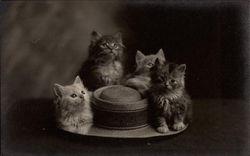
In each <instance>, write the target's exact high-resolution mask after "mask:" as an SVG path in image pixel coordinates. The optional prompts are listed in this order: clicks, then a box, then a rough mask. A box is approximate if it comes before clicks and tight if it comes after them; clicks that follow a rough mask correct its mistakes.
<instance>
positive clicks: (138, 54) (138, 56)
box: [135, 50, 145, 64]
mask: <svg viewBox="0 0 250 156" xmlns="http://www.w3.org/2000/svg"><path fill="white" fill-rule="evenodd" d="M144 58H145V55H144V54H143V53H142V52H141V51H140V50H137V52H136V56H135V61H136V63H137V64H138V63H140V62H141V61H142V60H143V59H144Z"/></svg>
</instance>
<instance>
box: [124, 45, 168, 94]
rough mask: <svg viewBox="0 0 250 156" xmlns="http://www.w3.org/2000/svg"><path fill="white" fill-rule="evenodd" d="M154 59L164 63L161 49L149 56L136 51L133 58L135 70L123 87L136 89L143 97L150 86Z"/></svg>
mask: <svg viewBox="0 0 250 156" xmlns="http://www.w3.org/2000/svg"><path fill="white" fill-rule="evenodd" d="M156 58H158V59H160V60H161V61H162V62H164V61H166V59H165V56H164V52H163V50H162V49H160V50H159V51H158V52H157V54H151V55H144V54H143V53H142V52H141V51H139V50H138V51H137V53H136V57H135V61H136V70H135V72H134V73H133V74H132V75H130V78H129V79H128V80H126V82H125V85H126V86H130V87H132V88H135V89H137V90H138V91H139V92H140V93H141V94H142V95H143V96H145V95H146V93H147V91H148V89H149V88H150V86H151V78H150V73H151V72H150V69H151V68H152V67H154V64H155V60H156Z"/></svg>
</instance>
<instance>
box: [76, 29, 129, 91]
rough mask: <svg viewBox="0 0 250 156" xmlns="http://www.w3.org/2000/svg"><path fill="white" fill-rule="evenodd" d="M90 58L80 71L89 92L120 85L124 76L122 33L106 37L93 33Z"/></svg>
mask: <svg viewBox="0 0 250 156" xmlns="http://www.w3.org/2000/svg"><path fill="white" fill-rule="evenodd" d="M91 37H92V39H91V44H90V46H89V57H88V59H87V61H86V62H85V63H84V64H83V66H82V69H81V70H80V77H81V78H82V79H83V83H84V84H85V85H86V87H87V88H88V89H89V90H95V89H98V88H100V87H103V86H107V85H112V84H119V83H120V79H121V78H122V76H123V72H124V69H123V48H124V45H123V43H122V37H121V33H116V34H115V35H113V36H112V35H104V36H102V35H101V34H99V33H97V32H96V31H93V32H92V36H91Z"/></svg>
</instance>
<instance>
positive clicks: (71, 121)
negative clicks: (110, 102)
mask: <svg viewBox="0 0 250 156" xmlns="http://www.w3.org/2000/svg"><path fill="white" fill-rule="evenodd" d="M54 93H55V95H56V100H55V105H56V120H57V123H58V126H59V127H60V128H63V129H65V130H69V131H72V132H80V133H87V132H88V129H89V128H90V127H91V125H92V120H93V114H92V111H91V106H90V96H91V93H89V92H88V90H87V89H86V88H85V87H84V86H83V84H82V81H81V79H80V77H79V76H77V77H76V78H75V81H74V83H73V84H71V85H68V86H61V85H59V84H54Z"/></svg>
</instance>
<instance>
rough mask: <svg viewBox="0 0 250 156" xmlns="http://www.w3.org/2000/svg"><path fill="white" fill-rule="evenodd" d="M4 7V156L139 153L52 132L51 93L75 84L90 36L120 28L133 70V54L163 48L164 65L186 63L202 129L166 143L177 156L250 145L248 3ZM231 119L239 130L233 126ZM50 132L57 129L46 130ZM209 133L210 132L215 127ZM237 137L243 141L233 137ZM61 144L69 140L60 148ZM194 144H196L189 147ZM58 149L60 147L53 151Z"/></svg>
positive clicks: (31, 4)
mask: <svg viewBox="0 0 250 156" xmlns="http://www.w3.org/2000/svg"><path fill="white" fill-rule="evenodd" d="M0 4H1V9H0V10H1V15H3V16H1V37H2V43H1V44H2V45H1V49H2V50H1V108H2V110H1V112H2V113H1V114H2V116H1V120H2V122H1V123H2V136H4V137H2V142H1V144H2V145H3V146H2V151H5V152H6V155H7V154H10V153H11V154H14V153H16V152H17V151H18V152H17V153H19V152H20V153H24V154H25V153H35V154H38V153H37V152H38V151H40V152H41V153H40V154H43V152H42V151H46V152H47V154H55V153H58V152H59V151H64V150H65V148H64V147H67V146H69V147H70V149H68V150H66V152H68V153H73V154H74V150H76V151H78V152H79V149H78V148H80V146H83V149H89V150H90V151H91V150H92V149H93V151H95V150H94V149H95V146H98V147H99V148H98V147H96V148H97V149H99V154H101V153H102V152H100V151H102V150H104V149H105V148H108V149H112V148H113V147H114V148H115V149H117V150H123V151H124V152H125V153H124V154H126V151H128V150H126V149H127V148H128V149H129V150H131V148H132V147H133V146H134V144H133V143H132V142H133V141H128V142H126V141H125V142H124V141H120V140H112V139H111V140H101V139H98V138H87V140H88V141H90V142H91V143H90V144H88V141H82V140H84V139H85V138H83V139H82V140H81V139H79V140H78V139H77V140H75V139H74V138H75V136H68V135H66V134H61V132H58V131H56V130H55V129H53V122H51V120H52V118H53V116H52V115H51V114H52V113H51V112H52V111H53V109H52V101H51V97H52V95H53V94H52V89H51V86H52V85H53V83H55V82H57V83H59V84H70V83H71V82H72V81H73V79H74V75H75V74H76V73H77V71H78V70H79V68H80V66H81V64H82V62H83V61H84V60H85V59H86V57H87V47H88V45H89V41H90V33H91V31H92V30H93V29H95V30H97V31H99V32H100V33H102V34H113V33H115V32H117V31H122V33H123V39H124V44H125V45H126V47H127V48H126V53H127V54H128V55H129V60H128V61H129V62H128V64H129V65H130V67H131V68H130V70H132V67H133V63H134V55H135V52H136V50H141V51H142V52H144V53H145V54H149V53H156V52H157V51H158V50H159V49H160V48H163V50H164V51H165V55H166V57H167V59H169V60H170V61H175V62H177V63H185V64H187V75H186V86H187V89H188V91H189V92H190V94H191V96H192V98H193V99H194V101H195V102H194V110H195V113H194V116H195V122H194V126H193V127H192V128H191V130H189V131H187V133H185V135H184V137H185V138H184V140H181V137H179V140H178V139H176V138H178V137H176V138H174V139H172V141H170V143H172V144H170V143H168V144H167V145H168V146H170V147H171V149H172V152H173V151H174V152H176V151H178V149H179V148H180V149H184V150H182V152H181V153H179V154H183V153H184V154H185V152H190V151H191V153H193V154H195V151H196V150H198V151H200V152H203V154H204V152H205V151H206V152H208V151H209V149H212V152H211V151H210V152H211V153H212V154H215V153H216V152H222V153H223V151H226V150H228V149H230V148H232V147H235V148H236V149H234V151H233V152H231V153H230V152H229V153H230V154H232V155H234V154H235V155H239V154H240V151H242V149H243V148H244V147H245V146H246V144H247V140H248V139H247V138H248V135H247V133H246V131H247V129H248V125H249V118H248V114H247V113H248V109H247V108H248V106H247V104H248V103H247V102H241V101H242V100H247V99H248V98H249V90H250V89H249V87H248V86H249V83H248V81H249V75H250V74H249V58H250V57H249V1H235V2H233V1H231V2H229V1H209V2H208V1H204V2H198V1H196V2H195V1H189V3H187V2H186V3H184V2H183V1H175V2H174V1H171V2H167V3H166V2H165V3H163V2H159V1H158V2H157V3H156V2H147V1H143V2H133V3H132V2H128V1H127V2H126V3H125V2H124V3H118V2H114V1H105V2H100V1H99V2H97V1H96V2H90V1H84V2H79V1H73V2H63V3H62V2H59V1H54V2H53V1H50V2H41V1H36V2H11V3H10V2H8V3H6V2H1V3H0ZM197 99H201V101H200V100H197ZM213 100H215V102H213ZM224 100H226V101H227V102H224ZM197 101H198V102H197ZM230 101H232V102H230ZM235 101H236V102H235ZM239 101H240V102H239ZM199 102H200V103H199ZM202 104H204V105H202ZM236 104H237V105H236ZM231 117H232V118H233V119H231ZM232 120H233V121H234V123H232V124H233V127H234V128H230V127H231V125H230V123H231V121H232ZM204 122H205V123H204ZM235 124H236V125H235ZM46 126H47V127H46ZM44 127H46V129H47V128H48V127H50V128H51V127H52V128H51V129H53V130H52V131H48V132H46V133H43V129H44ZM209 127H213V128H211V130H208V129H209ZM195 128H196V129H195ZM226 129H228V131H225V130H226ZM22 134H23V137H21V136H22ZM234 134H237V135H236V136H235V137H232V136H231V135H234ZM58 135H59V136H58ZM224 135H226V136H224ZM32 136H33V138H32ZM43 137H45V138H46V137H47V138H49V139H48V140H49V141H46V139H43ZM58 137H59V138H60V139H59V140H58ZM18 138H20V139H18ZM195 139H196V140H195ZM217 139H218V140H217ZM25 140H26V141H28V143H31V144H33V146H31V148H30V149H29V148H27V146H26V145H24V144H22V141H24V142H25ZM34 140H36V141H35V142H39V141H41V140H42V142H41V143H44V144H47V143H48V142H50V143H49V145H50V146H51V147H50V146H45V145H41V143H40V144H36V143H34ZM63 140H67V141H68V142H66V143H65V142H64V143H62V144H60V141H61V142H63ZM188 140H192V141H191V142H190V144H189V142H188ZM53 141H54V142H53ZM203 141H204V142H203ZM224 141H225V142H224ZM117 142H118V143H117ZM142 142H143V141H139V142H136V143H138V144H139V145H138V146H139V147H140V148H139V149H140V150H141V152H143V151H144V148H146V147H149V146H148V143H150V144H151V143H152V142H148V140H146V141H144V142H143V143H142ZM153 142H156V143H155V144H154V150H155V151H157V150H161V152H160V153H164V152H167V153H171V150H169V151H165V150H164V148H165V146H166V144H165V143H164V142H163V141H158V140H156V141H153ZM158 142H160V143H158ZM181 142H183V143H182V144H181ZM52 143H57V144H60V145H58V146H56V145H52ZM116 143H117V144H116ZM144 143H145V144H144ZM184 143H185V144H184ZM72 144H74V145H76V144H77V145H76V146H74V145H72ZM104 144H106V145H104ZM107 144H110V146H108V145H107ZM125 144H127V145H128V146H126V145H125ZM35 145H36V146H35ZM187 145H189V146H187ZM178 146H180V147H179V148H178ZM57 147H59V149H60V150H56V148H57ZM84 147H85V148H84ZM102 147H103V148H102ZM216 147H218V148H216ZM50 148H51V149H50ZM132 149H133V148H132ZM140 150H139V151H140ZM93 151H92V153H93ZM104 151H105V150H104ZM137 151H138V150H137ZM78 152H76V153H78ZM96 152H97V151H96ZM113 152H114V151H113ZM145 152H146V153H148V152H149V151H148V150H146V151H145ZM59 153H60V152H59ZM211 153H210V154H211ZM196 154H197V153H196ZM242 155H244V154H242Z"/></svg>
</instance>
